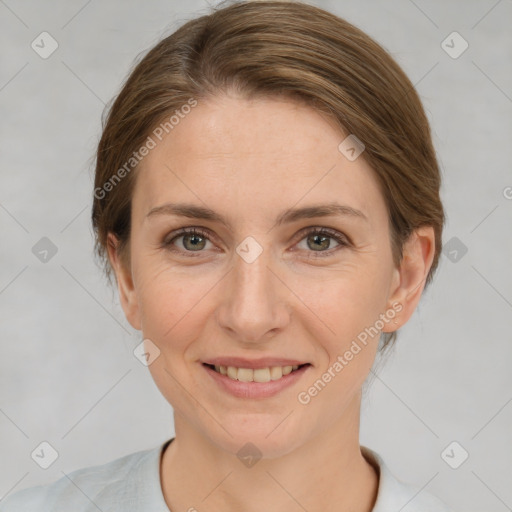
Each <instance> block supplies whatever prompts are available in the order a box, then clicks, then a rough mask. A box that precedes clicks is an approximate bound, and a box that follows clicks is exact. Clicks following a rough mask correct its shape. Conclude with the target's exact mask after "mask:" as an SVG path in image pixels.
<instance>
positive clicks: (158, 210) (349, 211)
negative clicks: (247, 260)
mask: <svg viewBox="0 0 512 512" xmlns="http://www.w3.org/2000/svg"><path fill="white" fill-rule="evenodd" d="M155 215H175V216H178V217H187V218H190V219H203V220H210V221H215V222H219V223H220V224H222V225H224V226H226V227H227V228H231V225H230V223H229V222H228V221H227V220H226V219H225V218H224V217H223V216H222V215H220V214H219V213H217V212H215V211H214V210H211V209H210V208H206V207H204V206H198V205H195V204H188V203H166V204H163V205H161V206H155V207H154V208H152V209H151V210H150V211H149V212H148V214H147V215H146V218H148V217H153V216H155ZM330 216H347V217H353V218H360V219H363V220H366V221H367V220H368V218H367V216H366V215H365V214H364V213H363V212H362V211H360V210H357V209H356V208H353V207H351V206H346V205H342V204H338V203H327V204H316V205H311V206H305V207H302V208H288V209H287V210H285V211H284V212H282V213H281V214H280V215H279V216H278V217H277V219H276V225H278V226H280V225H282V224H287V223H291V222H296V221H298V220H301V219H309V218H313V217H330Z"/></svg>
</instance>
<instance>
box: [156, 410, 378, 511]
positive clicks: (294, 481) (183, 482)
mask: <svg viewBox="0 0 512 512" xmlns="http://www.w3.org/2000/svg"><path fill="white" fill-rule="evenodd" d="M355 403H356V406H355V410H352V411H350V410H347V411H346V412H347V414H345V415H344V416H343V417H342V418H341V419H340V420H338V421H336V422H335V423H333V424H331V425H330V427H329V428H328V429H327V430H325V429H323V430H319V432H318V434H317V435H315V436H311V437H309V438H308V440H307V441H306V442H304V443H301V444H300V445H299V446H298V447H296V448H294V449H292V450H291V451H290V452H289V453H287V454H286V455H284V456H282V457H279V458H273V459H267V458H262V459H260V460H259V461H258V462H257V463H256V464H254V465H253V466H251V467H246V466H245V465H244V464H242V462H241V461H240V460H239V458H238V457H237V455H236V453H231V452H228V451H226V450H224V449H223V448H222V447H220V446H219V445H218V444H216V443H214V442H213V441H212V440H211V439H210V438H209V437H207V436H205V433H204V432H201V431H198V430H196V429H195V428H194V426H192V425H191V424H190V423H188V422H186V421H185V418H183V417H182V416H181V415H179V414H178V413H176V412H175V417H174V419H175V429H176V437H175V439H174V441H173V442H172V443H171V444H170V445H169V446H168V448H167V450H166V451H165V452H164V455H163V458H162V463H161V479H162V490H163V494H164V498H165V501H166V503H167V505H168V507H169V509H170V510H171V511H173V512H174V511H176V510H195V509H194V507H197V509H198V510H200V509H201V508H207V509H208V510H209V511H210V512H220V511H222V512H231V511H233V512H235V511H240V510H244V511H246V512H256V511H260V510H265V511H268V512H280V511H282V510H289V509H290V508H291V507H292V508H293V507H299V508H302V509H305V510H307V511H308V512H316V511H322V512H330V511H333V512H334V511H339V510H353V511H354V512H371V510H372V508H373V505H374V503H375V500H376V496H377V489H378V475H377V473H376V471H375V469H374V468H373V467H372V466H371V465H370V464H369V463H368V462H367V461H366V459H365V458H364V457H363V455H362V453H361V449H360V446H359V403H360V402H359V401H358V400H356V401H355ZM348 409H351V408H350V407H349V408H348ZM353 409H354V407H353ZM349 413H350V414H349ZM299 508H297V510H299Z"/></svg>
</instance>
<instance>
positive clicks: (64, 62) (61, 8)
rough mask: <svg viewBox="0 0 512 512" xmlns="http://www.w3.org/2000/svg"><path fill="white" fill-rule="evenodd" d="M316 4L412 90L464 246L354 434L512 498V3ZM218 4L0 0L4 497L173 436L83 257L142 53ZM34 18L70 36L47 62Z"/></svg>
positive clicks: (483, 497) (390, 457)
mask: <svg viewBox="0 0 512 512" xmlns="http://www.w3.org/2000/svg"><path fill="white" fill-rule="evenodd" d="M312 3H314V4H316V5H318V6H320V7H323V8H326V9H328V10H331V11H333V12H334V13H336V14H338V15H340V16H342V17H344V18H346V19H347V20H349V21H351V22H352V23H355V24H356V25H357V26H359V27H360V28H362V29H363V30H365V31H366V32H368V33H369V34H370V35H371V36H373V37H374V38H376V39H377V41H379V42H380V43H381V44H382V45H383V46H384V47H385V48H386V49H388V50H389V51H390V52H391V53H392V55H393V56H394V57H395V58H396V60H397V61H398V62H399V64H401V65H402V67H403V68H404V70H405V71H406V72H407V74H408V75H409V76H410V78H411V80H412V81H413V83H414V84H415V85H416V86H417V89H418V91H419V93H420V95H421V98H422V100H423V102H424V105H425V108H426V110H427V112H428V116H429V119H430V120H431V123H432V128H433V134H434V143H435V146H436V149H437V151H438V154H439V159H440V162H441V165H442V169H443V179H444V182H443V191H442V196H443V200H444V203H445V206H446V212H447V217H448V219H447V225H446V229H445V234H444V241H445V243H446V242H448V241H449V240H450V239H452V238H453V237H457V239H458V240H459V242H460V243H459V245H460V244H463V245H464V246H465V247H467V253H466V254H464V255H462V251H461V249H460V247H457V246H453V247H452V248H451V250H452V251H453V249H455V250H456V251H457V253H456V254H455V253H453V252H452V254H451V255H449V254H445V255H443V256H442V258H441V261H440V267H439V270H438V273H437V276H436V279H435V281H434V283H433V284H432V286H431V288H430V289H429V290H428V292H427V293H426V294H425V296H424V297H423V299H422V302H421V304H420V307H419V308H418V310H417V312H416V313H415V315H414V317H413V319H412V320H411V321H410V322H409V324H408V325H407V326H406V327H405V328H403V329H402V331H401V332H400V335H399V339H398V345H397V347H396V349H395V351H394V353H393V354H392V355H391V356H390V357H389V358H388V359H387V361H386V362H385V365H383V366H382V368H380V369H379V371H378V372H377V374H376V375H377V376H376V377H374V378H373V379H372V382H371V383H370V386H369V387H368V393H367V396H366V397H365V400H364V403H363V413H362V428H361V443H362V444H364V445H366V446H369V447H371V448H373V449H374V450H376V451H378V452H379V453H380V454H381V455H382V456H383V457H384V460H385V461H386V462H387V464H388V465H389V466H390V468H391V470H392V471H393V472H394V473H395V474H396V475H397V476H398V477H400V478H401V479H403V480H406V481H409V482H413V483H415V484H417V485H419V486H420V487H422V488H424V489H426V490H428V491H431V492H433V493H434V494H436V495H438V496H439V497H440V498H442V499H443V500H444V501H445V502H447V503H448V504H449V505H451V506H452V507H453V508H454V509H455V510H461V511H462V510H465V511H481V510H486V511H487V512H494V511H496V512H501V511H505V510H512V486H510V482H511V480H512V434H511V432H512V428H511V427H512V403H511V401H512V373H511V371H510V366H511V362H512V343H511V341H512V340H511V334H510V332H511V327H512V321H511V320H512V315H511V312H512V311H511V309H512V271H511V270H510V262H511V261H512V242H511V236H510V235H511V229H510V226H511V220H512V199H508V198H507V196H508V197H509V198H510V197H512V189H511V188H507V187H512V173H511V161H512V151H511V142H510V141H511V140H512V127H511V122H510V120H511V113H512V73H511V68H510V62H512V35H511V34H512V33H511V31H510V20H511V19H512V2H511V1H510V0H501V1H495V0H489V1H487V0H478V1H471V2H468V1H462V0H459V1H441V0H439V1H431V2H426V1H420V0H415V2H412V1H408V0H394V1H388V2H378V1H368V0H366V1H356V0H352V1H348V0H347V1H343V2H334V1H327V0H325V1H319V0H317V1H316V2H312ZM207 11H208V5H207V3H206V2H201V1H189V2H187V3H186V4H185V3H182V2H178V1H169V0H167V1H164V0H151V1H147V2H136V1H133V0H132V1H124V2H122V1H119V0H110V1H105V2H99V1H97V0H93V1H89V2H87V1H84V0H77V1H68V2H64V1H47V2H37V1H35V0H32V1H23V0H20V1H14V0H5V1H0V48H1V54H2V57H1V62H2V66H1V69H0V104H1V113H2V116H1V124H0V126H1V133H0V146H1V153H0V154H1V157H0V158H1V163H0V173H1V187H0V226H1V236H2V239H1V242H0V248H1V249H0V329H1V338H0V339H1V344H2V347H1V348H2V355H3V357H1V358H0V452H1V453H0V461H1V464H0V497H1V496H4V495H6V494H7V493H9V492H10V491H16V490H19V489H22V488H24V487H28V486H32V485H36V484H43V483H48V482H51V481H53V480H55V479H57V478H60V477H62V476H63V474H64V473H65V474H68V473H69V472H70V471H72V470H74V469H77V468H80V467H85V466H91V465H96V464H102V463H104V462H108V461H109V460H112V459H114V458H117V457H120V456H122V455H125V454H127V453H131V452H134V451H137V450H142V449H147V448H151V447H154V446H156V445H157V444H160V443H161V442H163V441H164V440H165V439H168V438H169V437H171V436H172V435H173V434H174V432H173V427H172V409H171V407H170V405H168V403H167V402H166V401H165V400H164V398H163V397H162V396H161V395H160V392H159V391H158V389H157V388H156V386H155V385H154V383H153V381H152V379H151V376H150V374H149V371H148V370H147V368H146V367H144V366H143V365H142V364H141V363H140V362H139V361H138V360H137V359H136V358H135V357H134V355H133V353H132V351H133V349H134V348H135V346H137V345H138V344H139V343H140V341H141V339H140V338H139V333H137V332H134V331H133V330H132V329H131V327H130V326H129V324H128V323H127V322H126V320H125V319H124V315H123V312H122V310H121V309H120V307H119V303H118V301H117V297H116V295H115V294H113V292H112V291H111V290H110V289H109V288H108V286H107V284H106V283H105V281H104V280H103V278H102V276H101V272H100V270H99V269H98V267H97V266H96V265H95V262H94V260H93V257H92V240H93V239H92V230H91V227H90V221H89V216H90V207H91V198H92V159H91V157H92V155H93V152H94V148H95V144H96V143H97V141H98V139H99V136H100V119H101V113H102V110H103V108H104V104H105V103H106V102H107V101H109V100H110V99H111V98H112V96H113V95H114V94H115V93H116V92H117V91H118V90H119V87H120V84H121V81H122V80H123V78H124V77H125V76H126V74H127V73H128V71H129V69H130V66H131V63H132V62H133V59H134V58H135V56H136V55H137V54H139V52H142V51H145V50H147V49H148V48H149V47H150V46H152V45H153V44H154V43H156V41H157V40H159V39H160V38H161V37H162V36H163V35H167V34H169V33H170V32H172V31H173V30H174V29H176V28H177V27H178V26H179V25H181V24H182V23H183V22H184V21H186V20H188V19H190V18H191V17H192V16H193V15H194V14H199V13H206V12H207ZM43 31H47V32H49V33H50V34H51V35H52V37H53V38H55V40H56V41H57V42H58V44H59V47H58V49H57V50H56V51H55V53H53V54H52V55H51V56H50V57H49V58H48V59H42V58H41V57H40V56H39V55H38V54H37V53H36V52H35V51H34V50H33V49H32V48H31V46H30V45H31V42H32V41H33V40H34V39H36V37H37V36H38V35H39V34H40V33H41V32H43ZM453 31H457V32H458V33H459V34H460V35H461V36H462V37H463V38H464V39H465V40H466V41H467V42H468V44H469V48H468V49H467V50H466V51H465V52H464V53H463V54H462V55H460V56H459V57H458V58H456V59H454V58H452V57H450V56H449V55H448V54H447V53H446V52H445V51H444V49H443V47H442V46H441V44H442V41H443V40H445V38H446V37H447V36H448V35H449V34H450V33H452V32H453ZM448 41H450V40H448ZM445 44H446V43H445ZM449 44H450V45H452V46H453V45H455V49H457V48H460V45H459V43H449ZM457 45H459V46H457ZM43 237H47V238H49V239H50V240H51V241H52V243H53V244H55V246H56V248H57V253H56V254H55V255H54V256H53V257H51V258H50V257H49V256H48V261H47V262H46V263H44V262H42V261H40V260H39V259H38V258H37V257H36V255H35V254H34V253H33V252H32V248H33V247H34V246H35V245H36V244H37V243H38V242H39V241H40V239H41V238H43ZM451 243H455V242H453V241H452V242H451ZM448 247H450V246H448ZM461 255H462V256H461ZM452 260H454V261H452ZM42 441H47V442H49V443H50V444H51V445H52V446H53V447H54V448H55V449H56V450H57V451H58V453H59V457H58V459H57V460H56V461H55V463H54V464H53V465H51V466H50V467H49V468H48V469H46V470H44V469H41V468H40V467H39V466H38V465H37V464H36V463H35V462H34V461H33V460H32V458H31V455H30V454H31V453H32V451H33V450H34V449H35V448H36V447H37V446H38V445H39V444H40V443H41V442H42ZM452 441H457V442H458V443H459V444H460V445H461V446H462V447H463V448H464V449H465V450H467V452H468V453H469V458H468V459H467V460H466V461H465V462H464V463H463V464H462V465H461V466H460V467H459V468H458V469H452V468H451V467H449V466H448V464H447V463H446V462H445V460H443V458H442V456H441V453H442V452H443V450H444V449H445V448H446V447H447V446H448V445H449V444H450V443H451V442H452ZM458 453H459V452H457V451H454V452H453V455H452V452H449V454H450V455H452V457H451V460H452V461H453V460H455V461H457V458H458V457H459V455H458ZM404 510H407V507H405V508H404Z"/></svg>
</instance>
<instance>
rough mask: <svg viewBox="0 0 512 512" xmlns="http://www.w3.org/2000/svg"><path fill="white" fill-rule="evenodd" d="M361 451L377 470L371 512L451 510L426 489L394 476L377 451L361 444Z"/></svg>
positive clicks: (435, 511)
mask: <svg viewBox="0 0 512 512" xmlns="http://www.w3.org/2000/svg"><path fill="white" fill-rule="evenodd" d="M361 452H362V453H363V455H364V457H365V458H366V459H367V460H368V462H370V464H372V465H373V466H374V467H375V468H376V469H377V471H378V472H379V489H378V494H377V500H376V502H375V505H374V508H373V510H372V512H389V511H390V510H403V512H453V511H452V510H451V509H450V508H449V507H448V506H447V505H446V504H445V503H443V502H442V501H441V500H440V499H439V498H437V497H436V496H434V495H433V494H431V493H429V492H428V491H426V490H424V489H422V488H421V487H418V486H416V485H413V484H409V483H405V482H402V481H401V480H399V479H398V478H396V477H395V476H394V475H393V474H392V473H391V471H390V470H389V468H388V467H387V465H386V464H385V462H384V460H383V459H382V457H381V456H380V455H379V454H378V453H376V452H374V451H373V450H370V449H369V448H367V447H365V446H361Z"/></svg>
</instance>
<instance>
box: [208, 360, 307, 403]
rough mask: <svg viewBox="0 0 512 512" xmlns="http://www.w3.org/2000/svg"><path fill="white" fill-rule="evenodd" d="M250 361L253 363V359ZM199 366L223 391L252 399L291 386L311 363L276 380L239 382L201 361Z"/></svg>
mask: <svg viewBox="0 0 512 512" xmlns="http://www.w3.org/2000/svg"><path fill="white" fill-rule="evenodd" d="M274 361H275V360H274ZM252 362H253V363H254V361H252ZM208 364H209V363H208ZM201 366H202V367H203V368H204V370H205V371H206V373H207V374H208V375H209V376H210V377H211V378H212V379H213V380H214V381H215V383H216V384H217V385H218V386H219V388H220V389H222V390H223V391H226V392H228V393H229V394H231V395H233V396H235V397H237V398H252V399H258V398H269V397H272V396H275V395H277V394H278V393H280V392H281V391H283V390H284V389H286V388H288V387H290V386H293V385H294V384H295V383H296V382H297V381H298V380H300V379H301V378H302V376H303V375H304V373H306V372H307V371H308V369H309V368H311V364H306V365H305V366H302V367H300V368H298V369H297V370H294V371H292V372H291V373H289V374H288V375H284V376H283V377H281V378H280V379H278V380H271V381H270V382H241V381H239V380H233V379H231V378H229V377H228V376H227V375H222V374H221V373H217V372H216V371H215V370H214V369H213V368H210V367H209V366H207V365H206V363H202V364H201ZM222 366H225V365H222ZM229 366H234V365H229ZM275 366H280V365H275ZM284 366H288V365H284ZM240 368H244V366H241V367H240ZM263 368H265V366H263Z"/></svg>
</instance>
